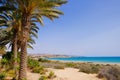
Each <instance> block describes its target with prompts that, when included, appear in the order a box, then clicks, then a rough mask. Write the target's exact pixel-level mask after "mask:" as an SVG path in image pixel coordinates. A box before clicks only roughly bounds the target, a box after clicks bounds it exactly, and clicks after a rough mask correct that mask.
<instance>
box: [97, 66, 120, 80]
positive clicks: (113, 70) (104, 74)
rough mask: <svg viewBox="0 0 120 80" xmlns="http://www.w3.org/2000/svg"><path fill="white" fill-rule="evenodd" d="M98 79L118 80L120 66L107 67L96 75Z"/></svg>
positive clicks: (119, 77)
mask: <svg viewBox="0 0 120 80" xmlns="http://www.w3.org/2000/svg"><path fill="white" fill-rule="evenodd" d="M98 77H99V78H105V79H106V80H120V66H107V67H104V68H103V69H101V70H100V72H99V73H98Z"/></svg>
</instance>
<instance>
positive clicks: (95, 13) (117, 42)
mask: <svg viewBox="0 0 120 80" xmlns="http://www.w3.org/2000/svg"><path fill="white" fill-rule="evenodd" d="M59 9H60V10H61V11H63V12H64V15H62V16H60V18H59V19H55V20H54V21H53V22H52V21H50V20H48V19H46V18H45V20H44V24H45V25H44V27H41V26H40V25H39V26H40V30H39V33H38V36H39V38H38V39H37V40H36V44H35V45H33V47H34V50H31V49H29V50H28V52H29V53H50V54H67V55H78V56H120V0H68V3H67V4H65V5H63V6H61V7H60V8H59Z"/></svg>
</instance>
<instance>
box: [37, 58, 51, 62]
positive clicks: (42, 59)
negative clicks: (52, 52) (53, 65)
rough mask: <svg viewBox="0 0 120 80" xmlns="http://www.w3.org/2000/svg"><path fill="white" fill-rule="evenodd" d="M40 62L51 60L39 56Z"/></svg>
mask: <svg viewBox="0 0 120 80" xmlns="http://www.w3.org/2000/svg"><path fill="white" fill-rule="evenodd" d="M38 61H39V62H50V60H47V59H44V58H39V59H38Z"/></svg>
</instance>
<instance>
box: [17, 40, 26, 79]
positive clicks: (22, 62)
mask: <svg viewBox="0 0 120 80" xmlns="http://www.w3.org/2000/svg"><path fill="white" fill-rule="evenodd" d="M26 71H27V41H24V42H22V45H21V54H20V70H19V79H18V80H24V79H26V78H27V73H26Z"/></svg>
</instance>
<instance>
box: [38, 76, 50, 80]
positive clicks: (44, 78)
mask: <svg viewBox="0 0 120 80" xmlns="http://www.w3.org/2000/svg"><path fill="white" fill-rule="evenodd" d="M39 80H48V78H47V76H41V77H40V78H39Z"/></svg>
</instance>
